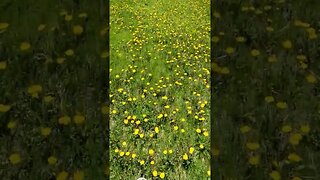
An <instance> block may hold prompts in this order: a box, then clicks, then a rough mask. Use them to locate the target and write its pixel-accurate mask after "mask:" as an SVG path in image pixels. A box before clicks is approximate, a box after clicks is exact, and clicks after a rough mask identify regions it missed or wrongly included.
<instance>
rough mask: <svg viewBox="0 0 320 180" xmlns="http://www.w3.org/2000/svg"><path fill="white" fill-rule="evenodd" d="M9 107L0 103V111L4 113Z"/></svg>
mask: <svg viewBox="0 0 320 180" xmlns="http://www.w3.org/2000/svg"><path fill="white" fill-rule="evenodd" d="M10 109H11V106H10V105H5V104H0V112H2V113H5V112H8V111H9V110H10Z"/></svg>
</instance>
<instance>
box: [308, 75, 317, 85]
mask: <svg viewBox="0 0 320 180" xmlns="http://www.w3.org/2000/svg"><path fill="white" fill-rule="evenodd" d="M306 80H307V81H308V83H310V84H315V83H316V82H317V78H316V76H315V75H313V74H308V75H307V76H306Z"/></svg>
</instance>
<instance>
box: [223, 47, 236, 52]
mask: <svg viewBox="0 0 320 180" xmlns="http://www.w3.org/2000/svg"><path fill="white" fill-rule="evenodd" d="M225 52H226V53H227V54H233V53H234V52H235V50H234V48H233V47H227V48H226V50H225Z"/></svg>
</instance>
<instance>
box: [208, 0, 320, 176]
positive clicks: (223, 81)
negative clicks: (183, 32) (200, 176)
mask: <svg viewBox="0 0 320 180" xmlns="http://www.w3.org/2000/svg"><path fill="white" fill-rule="evenodd" d="M319 10H320V1H316V0H307V1H289V0H287V1H285V0H271V1H269V0H261V1H249V0H245V1H240V0H228V1H216V3H215V4H213V6H212V15H213V22H212V23H213V26H214V27H213V32H212V34H213V36H212V38H211V40H212V60H213V63H212V70H213V74H212V76H213V79H212V81H213V82H212V83H213V86H212V88H213V94H212V99H213V103H212V107H213V108H212V110H213V114H214V115H213V122H212V128H213V129H212V131H213V132H214V133H213V134H212V141H213V142H214V147H213V149H212V152H213V157H214V165H213V166H212V167H211V168H212V169H213V173H212V176H213V179H237V180H242V179H273V180H280V179H290V180H300V179H310V180H311V179H312V180H317V179H320V171H319V170H320V153H319V150H320V129H319V125H320V124H319V121H320V86H319V75H320V63H319V58H320V53H319V45H320V43H319V35H318V33H319V28H320V24H319V19H320V14H319Z"/></svg>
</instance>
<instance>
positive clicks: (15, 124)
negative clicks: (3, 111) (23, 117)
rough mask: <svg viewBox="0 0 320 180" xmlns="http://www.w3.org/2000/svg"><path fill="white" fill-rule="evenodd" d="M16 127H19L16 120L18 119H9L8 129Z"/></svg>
mask: <svg viewBox="0 0 320 180" xmlns="http://www.w3.org/2000/svg"><path fill="white" fill-rule="evenodd" d="M16 127H17V122H16V121H13V120H11V121H9V122H8V124H7V128H8V129H14V128H16Z"/></svg>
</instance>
